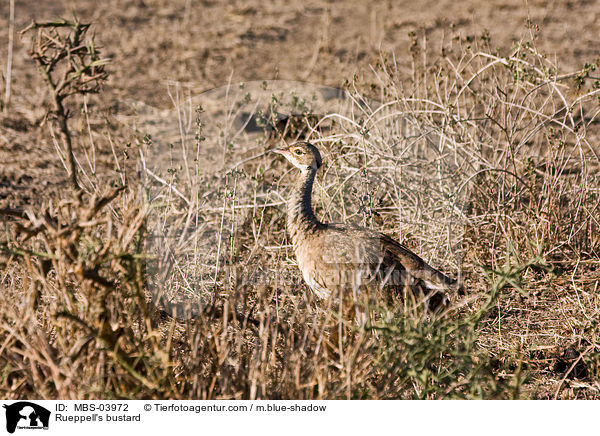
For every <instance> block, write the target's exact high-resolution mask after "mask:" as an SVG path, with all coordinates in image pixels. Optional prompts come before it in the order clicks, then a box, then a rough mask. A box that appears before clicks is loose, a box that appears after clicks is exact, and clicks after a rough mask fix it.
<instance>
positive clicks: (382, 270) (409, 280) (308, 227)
mask: <svg viewBox="0 0 600 436" xmlns="http://www.w3.org/2000/svg"><path fill="white" fill-rule="evenodd" d="M274 151H275V152H276V153H279V154H282V155H283V156H284V157H285V158H286V159H287V160H288V161H290V162H291V163H292V164H293V165H294V166H295V167H296V168H298V169H299V170H300V173H299V174H298V176H297V179H296V182H295V184H294V186H293V187H292V190H291V194H290V197H289V199H288V204H287V231H288V233H289V236H290V237H291V239H292V244H293V247H294V252H295V254H296V259H297V262H298V266H299V268H300V271H301V272H302V276H303V278H304V280H305V282H306V283H307V285H308V286H309V288H310V289H311V290H312V292H313V293H314V294H315V295H317V296H318V297H319V298H322V299H324V298H328V297H329V296H330V295H331V294H332V293H333V292H337V293H339V292H344V293H346V294H345V295H350V296H354V297H355V298H356V297H357V296H358V295H360V294H361V293H363V292H365V291H367V292H368V295H370V298H378V299H379V297H383V298H384V299H385V301H390V300H389V298H390V296H399V297H400V298H402V296H404V297H406V295H407V292H406V291H407V290H409V291H411V292H410V293H409V295H412V296H417V297H420V296H422V297H424V301H429V307H430V308H431V307H434V308H435V307H439V306H440V303H443V302H445V300H446V298H445V296H444V290H457V291H460V290H461V287H460V285H459V283H458V282H457V281H456V280H454V279H451V278H450V277H448V276H446V275H445V274H443V273H442V272H440V271H438V270H437V269H435V268H433V267H431V266H430V265H428V264H427V263H426V262H425V261H424V260H423V259H421V258H420V257H419V256H417V255H416V254H415V253H413V252H412V251H410V250H409V249H408V248H406V247H404V246H403V245H402V244H400V243H399V242H397V241H395V240H394V239H392V238H390V237H389V236H386V235H384V234H383V233H380V232H378V231H375V230H371V229H367V228H364V227H358V226H351V225H342V224H326V223H322V222H320V221H319V220H318V219H317V218H316V216H315V214H314V212H313V208H312V203H311V193H312V187H313V182H314V180H315V175H316V174H317V170H318V169H319V168H320V167H321V162H322V161H321V154H320V153H319V150H318V149H317V148H316V147H315V146H314V145H312V144H310V143H308V142H297V143H294V144H292V145H289V146H285V147H282V148H279V149H276V150H274Z"/></svg>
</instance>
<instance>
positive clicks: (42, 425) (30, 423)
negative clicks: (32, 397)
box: [3, 401, 50, 433]
mask: <svg viewBox="0 0 600 436" xmlns="http://www.w3.org/2000/svg"><path fill="white" fill-rule="evenodd" d="M3 407H4V408H5V409H6V431H8V432H9V433H14V432H15V430H16V429H17V428H18V429H20V430H21V429H27V430H36V429H44V430H47V429H48V423H49V422H50V411H49V410H48V409H45V408H43V407H42V406H38V405H37V404H35V403H31V402H29V401H19V402H17V403H13V404H10V405H6V404H5V405H3Z"/></svg>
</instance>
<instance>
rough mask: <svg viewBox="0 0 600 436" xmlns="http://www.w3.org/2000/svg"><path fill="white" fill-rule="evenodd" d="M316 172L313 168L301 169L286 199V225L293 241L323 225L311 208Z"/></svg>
mask: <svg viewBox="0 0 600 436" xmlns="http://www.w3.org/2000/svg"><path fill="white" fill-rule="evenodd" d="M316 174H317V170H316V169H313V168H310V169H309V170H307V171H302V172H301V173H300V174H299V175H298V178H297V179H296V183H295V184H294V187H293V189H292V195H291V196H290V198H289V200H288V206H287V207H288V212H287V226H288V231H289V233H290V235H291V237H292V240H293V241H294V243H296V242H297V239H298V237H300V236H301V235H302V234H304V233H305V232H307V231H311V230H313V229H317V228H320V227H322V226H323V224H322V223H321V222H320V221H319V220H318V219H317V218H316V217H315V213H314V211H313V208H312V188H313V183H314V181H315V175H316Z"/></svg>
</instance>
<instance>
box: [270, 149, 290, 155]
mask: <svg viewBox="0 0 600 436" xmlns="http://www.w3.org/2000/svg"><path fill="white" fill-rule="evenodd" d="M271 151H272V152H273V153H277V154H280V155H282V156H289V154H290V152H289V151H288V150H287V147H282V148H276V149H275V150H271Z"/></svg>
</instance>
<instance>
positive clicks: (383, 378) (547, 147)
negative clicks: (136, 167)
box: [0, 35, 600, 399]
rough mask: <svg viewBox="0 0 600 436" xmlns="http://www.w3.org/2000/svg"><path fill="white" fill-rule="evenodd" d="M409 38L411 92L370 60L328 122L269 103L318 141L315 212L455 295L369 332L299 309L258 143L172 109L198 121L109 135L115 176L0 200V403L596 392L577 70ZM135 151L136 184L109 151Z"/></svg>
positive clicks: (592, 126) (590, 198)
mask: <svg viewBox="0 0 600 436" xmlns="http://www.w3.org/2000/svg"><path fill="white" fill-rule="evenodd" d="M423 41H424V40H422V39H421V38H419V37H418V36H417V35H415V36H414V43H413V46H412V48H411V53H412V60H413V64H412V77H411V78H410V79H406V77H405V76H403V75H401V74H400V73H399V68H398V67H397V65H396V64H395V62H394V59H393V58H386V57H385V56H382V57H381V60H380V62H379V63H378V64H377V65H375V66H374V67H373V73H374V77H376V78H377V80H376V81H375V82H373V83H362V82H361V81H360V78H355V80H353V81H352V82H351V83H349V84H348V92H347V100H346V103H347V106H346V110H345V111H344V112H341V111H340V112H337V113H336V112H331V113H329V114H327V115H326V116H319V117H317V118H316V120H317V121H316V122H315V117H314V112H315V111H314V110H313V108H311V107H310V100H309V101H308V102H306V101H305V102H302V101H299V100H298V99H297V98H294V95H291V97H290V94H289V93H286V94H285V96H283V95H281V96H280V95H277V96H276V97H277V104H275V105H271V106H270V108H271V110H272V111H277V112H278V113H284V112H286V111H288V110H289V107H290V106H291V107H292V108H293V109H294V110H295V111H296V112H300V113H301V114H303V116H304V120H305V122H306V124H307V128H306V129H305V130H304V133H303V135H304V136H306V137H307V138H308V139H309V140H311V141H312V142H314V143H316V144H318V145H319V146H320V147H321V148H322V149H324V150H325V151H326V153H325V167H324V169H323V171H322V174H321V178H320V181H319V184H318V186H317V187H316V192H315V196H316V209H317V214H318V215H319V216H320V217H322V218H323V220H327V221H339V220H343V221H354V222H357V223H360V224H362V225H367V226H373V227H376V228H379V229H382V230H384V231H385V232H387V233H389V234H391V235H393V236H394V237H396V238H397V239H399V240H401V241H402V242H404V243H405V244H407V245H408V246H410V247H411V248H413V249H415V251H417V252H419V253H420V254H421V255H423V256H424V257H425V258H426V259H429V260H431V263H433V264H434V265H443V269H444V270H445V271H446V272H448V273H451V274H457V275H460V276H461V277H462V278H463V281H464V282H465V284H466V288H467V290H468V292H467V296H466V297H465V298H459V297H456V296H455V297H453V305H452V306H451V307H450V309H449V310H448V311H446V312H445V313H443V314H439V315H435V316H434V315H431V314H427V313H424V310H423V308H422V307H421V306H419V305H418V304H415V303H411V302H406V303H405V304H404V305H403V306H401V307H393V308H390V307H384V306H381V307H373V308H371V310H373V312H374V313H376V316H375V317H374V321H373V323H372V324H371V325H368V326H365V327H359V326H357V325H356V324H355V323H354V322H353V321H352V320H350V319H347V317H346V310H345V308H344V307H341V304H340V303H339V302H337V300H335V299H332V300H330V301H327V302H319V301H315V300H314V299H313V298H312V297H311V296H310V294H309V293H308V291H307V288H306V287H305V285H304V284H302V281H301V277H300V274H299V273H298V272H297V268H296V267H295V265H294V260H293V255H292V251H291V250H290V246H289V244H288V241H287V239H286V236H285V231H284V221H285V220H284V213H285V209H284V204H283V201H282V198H285V196H286V192H285V189H286V188H285V186H287V180H288V178H287V177H288V174H287V173H286V171H285V168H286V167H285V166H284V163H283V162H282V161H280V160H276V159H274V157H273V156H272V155H269V154H268V153H264V151H265V150H266V149H268V148H269V147H270V146H271V145H272V142H271V141H270V140H269V139H268V138H266V137H264V136H259V137H249V136H247V135H246V134H245V132H244V130H243V129H241V130H240V129H235V128H233V124H232V123H224V124H223V125H219V126H215V125H210V122H205V121H204V120H203V114H202V112H199V113H198V114H195V113H194V111H193V110H192V111H191V112H189V113H187V115H186V114H182V113H181V112H178V114H179V116H180V117H179V121H180V125H181V126H184V125H188V124H189V125H192V124H193V123H192V121H193V119H194V118H195V117H196V116H197V117H198V119H197V122H196V125H195V126H194V129H195V131H196V139H195V140H193V141H190V140H189V139H187V137H186V135H185V134H184V133H183V129H182V134H181V142H180V143H178V144H176V146H173V147H166V148H165V147H163V146H161V145H160V144H158V143H154V142H153V141H152V140H151V139H150V138H146V139H145V140H141V139H139V138H138V139H137V140H132V141H131V144H133V145H130V146H129V147H127V148H125V147H121V146H119V145H116V147H121V148H123V149H124V150H128V151H127V154H117V153H116V152H115V151H114V147H115V145H114V143H113V142H112V139H111V138H110V137H108V136H105V138H104V141H103V144H104V145H105V146H106V147H111V146H112V147H113V148H112V149H111V150H112V154H113V155H114V165H115V166H116V167H117V168H118V169H119V174H120V177H119V178H118V180H117V181H116V183H117V184H118V185H124V186H120V187H115V188H114V189H112V190H107V189H105V188H102V186H103V184H102V182H103V181H104V180H106V179H105V178H104V179H103V175H102V174H97V173H92V172H90V171H85V170H84V167H85V166H82V165H80V166H79V170H78V171H79V173H80V177H79V180H80V181H81V185H82V190H80V191H76V192H71V191H68V190H64V191H63V192H61V194H60V197H58V198H52V199H49V200H48V201H47V202H46V204H45V207H44V208H43V209H41V210H37V211H32V210H29V211H26V210H8V209H4V210H3V212H4V216H7V218H6V223H5V226H4V232H3V237H2V241H1V242H0V244H1V245H0V247H1V249H2V258H1V259H2V266H3V272H2V282H1V283H2V288H3V292H2V294H1V296H0V299H2V300H3V301H1V303H0V304H2V307H3V310H2V312H0V325H1V329H0V396H2V397H7V398H25V397H33V396H35V397H43V398H150V397H153V398H184V399H185V398H245V399H255V398H427V399H438V398H551V397H559V398H597V397H598V389H600V385H599V384H598V382H597V380H598V362H599V356H600V354H599V351H600V350H599V348H598V347H599V343H598V336H597V335H598V324H597V321H596V319H597V318H598V303H599V301H598V292H597V291H598V289H597V283H598V274H599V273H598V268H597V267H598V263H599V260H598V249H599V244H600V240H599V239H598V234H599V228H598V227H599V223H598V218H597V216H598V204H599V201H600V198H599V190H598V186H599V183H598V182H599V180H598V169H599V168H598V167H599V161H598V153H599V150H598V147H597V145H596V144H597V140H598V136H599V135H598V131H597V125H598V120H597V116H598V113H599V104H598V96H599V95H600V94H599V92H600V91H598V90H597V89H596V87H595V86H594V84H595V82H594V80H592V79H590V77H589V76H590V75H593V66H592V65H588V66H586V67H585V68H584V69H583V70H582V71H579V72H576V73H573V74H563V73H562V72H560V71H557V69H556V67H555V66H554V65H553V64H551V63H550V62H549V61H548V60H547V59H546V58H545V57H544V56H543V55H542V54H540V53H538V52H537V50H536V49H535V46H534V45H533V44H532V43H531V42H523V43H521V44H519V45H518V46H516V47H515V48H514V50H513V51H512V52H510V53H503V54H502V55H500V54H498V53H495V52H494V51H493V50H491V49H490V47H489V41H488V37H487V35H483V36H482V38H481V40H479V41H476V42H473V41H464V40H460V39H458V40H454V41H451V42H448V43H445V44H443V46H444V50H443V51H442V53H440V54H435V53H432V52H431V50H430V49H428V48H427V47H426V46H425V44H424V42H423ZM244 94H245V93H242V98H245V96H244ZM228 95H229V94H228ZM232 95H233V94H232ZM284 97H286V98H290V102H289V103H285V102H284V100H285V98H284ZM173 99H174V101H178V99H177V97H176V96H174V98H173ZM249 100H252V96H250V97H249ZM227 101H228V104H229V106H228V107H227V110H226V112H227V115H226V119H227V120H231V119H233V118H234V114H235V113H236V111H241V109H240V108H241V106H236V102H235V98H233V97H231V98H229V99H228V100H227ZM376 101H377V102H380V103H376ZM84 115H86V114H85V113H84ZM318 115H320V114H318ZM88 129H90V130H92V129H93V127H90V126H89V124H88ZM90 136H91V134H90ZM275 136H277V135H275ZM157 139H159V138H157ZM98 146H99V145H98ZM81 147H82V148H83V147H84V146H81ZM121 148H119V150H121ZM59 149H60V147H59ZM156 150H158V151H156ZM87 151H89V150H86V152H87ZM82 153H83V151H82ZM157 153H158V154H157ZM161 153H162V154H161ZM244 153H245V154H244ZM137 154H139V155H140V156H141V159H140V171H139V172H140V174H141V175H142V177H137V176H133V175H132V174H134V173H133V172H131V171H130V170H131V164H130V163H129V161H127V160H126V159H124V158H120V157H119V156H131V155H137ZM85 155H86V156H87V153H85ZM242 155H243V156H242ZM157 156H158V157H157ZM241 156H242V157H241ZM248 156H250V157H253V156H255V157H254V158H247V157H248ZM88 161H89V160H88ZM157 161H160V162H161V163H162V164H163V165H162V167H163V168H162V170H163V171H162V172H159V171H158V170H157V169H155V168H154V167H152V165H151V164H153V163H155V162H157ZM90 167H91V165H90ZM159 169H160V168H159ZM282 174H283V175H284V176H283V178H281V175H282ZM280 181H281V183H280ZM125 185H126V187H125ZM173 311H176V312H177V313H176V315H178V317H171V316H169V314H172V312H173ZM192 315H193V316H192Z"/></svg>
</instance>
